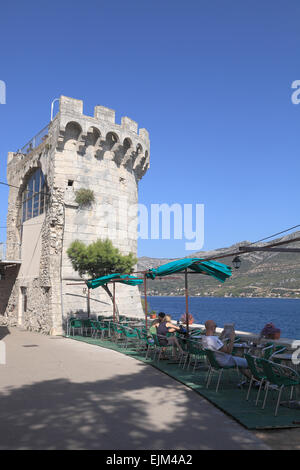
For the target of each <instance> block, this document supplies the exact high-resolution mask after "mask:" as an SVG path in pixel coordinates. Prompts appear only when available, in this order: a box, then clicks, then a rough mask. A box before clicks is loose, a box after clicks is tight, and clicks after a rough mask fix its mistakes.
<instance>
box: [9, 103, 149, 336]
mask: <svg viewBox="0 0 300 470" xmlns="http://www.w3.org/2000/svg"><path fill="white" fill-rule="evenodd" d="M148 167H149V135H148V132H147V130H146V129H139V131H138V125H137V123H136V122H135V121H132V120H131V119H129V118H128V117H123V118H122V119H121V124H116V123H115V112H114V111H113V110H111V109H108V108H105V107H103V106H96V107H95V111H94V116H93V117H91V116H86V115H84V114H83V102H82V101H80V100H76V99H73V98H67V97H65V96H61V98H60V105H59V112H58V114H57V115H56V117H55V118H54V119H53V121H52V122H51V123H50V124H49V126H47V127H46V128H45V129H43V131H41V132H40V133H39V134H38V135H37V136H36V137H34V138H33V139H32V140H31V141H30V142H29V143H28V144H27V145H26V146H25V147H23V148H22V149H21V150H19V151H18V152H16V153H12V152H11V153H9V154H8V164H7V180H8V183H9V184H10V185H11V186H10V192H9V204H8V215H7V250H6V260H8V261H9V260H11V261H12V260H19V263H18V261H17V263H16V264H13V263H12V264H11V265H9V264H8V265H7V269H6V271H7V275H6V279H7V280H9V281H10V284H9V286H8V287H7V289H6V291H7V299H6V301H5V299H4V301H3V305H5V309H4V308H3V307H2V312H0V313H2V320H1V322H2V323H3V321H4V319H5V322H6V323H8V324H18V325H22V326H23V327H25V328H29V329H32V330H36V331H42V332H45V333H50V334H61V333H62V331H63V327H64V324H65V322H66V319H67V318H68V317H69V316H70V315H72V314H75V313H78V312H86V311H87V290H86V289H85V286H83V285H82V284H81V283H82V280H81V279H80V278H79V276H78V274H77V273H76V272H74V270H73V269H72V266H71V264H70V261H69V259H68V257H67V255H66V250H67V249H68V247H69V245H70V243H71V242H72V241H74V240H76V239H77V240H81V241H83V242H85V243H86V244H88V243H91V242H93V241H95V240H97V239H98V238H101V239H105V238H109V239H111V240H112V242H113V244H114V246H116V247H117V248H119V249H120V251H121V252H122V253H123V254H128V253H129V252H133V253H134V254H135V255H136V253H137V218H136V214H137V203H138V181H139V180H140V179H141V178H142V176H143V175H144V174H145V173H146V171H147V169H148ZM79 189H89V190H92V191H93V193H94V202H92V203H90V204H88V205H83V206H81V205H79V204H78V203H77V202H76V200H75V197H76V192H77V191H78V190H79ZM10 267H11V268H10ZM12 268H13V270H12ZM9 269H11V271H9ZM7 282H8V281H7ZM3 292H4V291H3V289H2V298H3V296H4V294H3ZM116 299H117V303H118V307H119V310H120V313H122V314H130V315H133V316H141V315H142V308H141V302H140V295H139V292H138V288H137V287H130V286H125V285H122V284H118V285H117V286H116ZM90 310H91V314H92V315H97V314H100V313H101V314H103V313H104V314H106V313H107V314H110V313H111V312H112V305H111V302H110V300H109V297H108V296H107V294H106V293H105V292H104V291H103V289H101V288H99V289H95V290H93V291H91V298H90Z"/></svg>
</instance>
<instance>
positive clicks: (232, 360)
mask: <svg viewBox="0 0 300 470" xmlns="http://www.w3.org/2000/svg"><path fill="white" fill-rule="evenodd" d="M216 327H217V325H216V323H215V322H214V321H213V320H207V321H206V322H205V330H206V331H205V336H203V339H202V345H203V347H204V348H205V349H210V350H211V351H214V352H215V358H216V360H217V362H218V364H219V365H220V366H221V367H224V366H225V367H226V366H237V367H238V368H239V369H241V372H242V374H244V375H245V376H246V377H247V378H249V379H250V378H251V372H250V370H249V369H248V363H247V361H246V359H245V358H243V357H237V356H232V354H231V353H232V349H233V342H234V336H235V333H234V330H233V331H232V334H231V337H230V338H229V342H228V343H227V344H224V343H223V342H222V341H221V340H220V339H219V338H218V337H217V336H215V332H216Z"/></svg>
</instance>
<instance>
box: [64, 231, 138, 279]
mask: <svg viewBox="0 0 300 470" xmlns="http://www.w3.org/2000/svg"><path fill="white" fill-rule="evenodd" d="M67 255H68V257H69V259H70V260H71V263H72V266H73V268H74V269H75V271H77V272H78V273H79V274H80V276H84V275H88V276H89V277H90V278H92V279H95V278H97V277H101V276H106V275H107V274H114V273H121V274H129V273H131V272H132V270H133V267H134V265H135V264H136V262H137V259H136V258H135V256H134V255H133V253H129V255H122V254H121V253H120V251H119V250H118V248H115V247H114V246H113V244H112V242H111V241H110V240H100V239H99V240H97V241H96V242H93V243H91V244H90V245H85V244H84V243H83V242H81V241H79V240H75V241H74V242H73V243H72V244H71V245H70V247H69V249H68V250H67Z"/></svg>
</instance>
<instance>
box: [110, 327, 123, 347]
mask: <svg viewBox="0 0 300 470" xmlns="http://www.w3.org/2000/svg"><path fill="white" fill-rule="evenodd" d="M110 329H111V334H112V336H111V339H112V340H113V341H115V342H116V343H118V342H120V343H122V341H123V339H124V332H123V330H122V329H121V326H120V325H119V324H118V323H113V322H112V323H111V324H110Z"/></svg>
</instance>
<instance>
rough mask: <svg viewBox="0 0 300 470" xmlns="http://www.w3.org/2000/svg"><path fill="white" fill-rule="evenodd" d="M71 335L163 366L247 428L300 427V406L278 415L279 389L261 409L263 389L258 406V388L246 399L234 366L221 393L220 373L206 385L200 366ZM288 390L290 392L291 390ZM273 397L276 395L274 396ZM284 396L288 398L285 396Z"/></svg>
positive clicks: (150, 363) (222, 384)
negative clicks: (149, 356) (181, 364)
mask: <svg viewBox="0 0 300 470" xmlns="http://www.w3.org/2000/svg"><path fill="white" fill-rule="evenodd" d="M68 338H70V339H74V340H77V341H83V342H86V343H89V344H94V345H97V346H101V347H103V348H107V349H112V350H114V351H117V352H120V353H122V354H125V355H128V356H130V357H133V358H134V359H137V360H139V361H142V362H145V363H147V364H149V365H152V366H153V367H155V368H156V369H158V370H161V371H162V372H164V373H165V374H167V375H169V376H170V377H172V378H174V379H175V380H178V381H179V382H181V383H182V384H184V385H186V386H187V387H189V388H191V389H192V390H194V391H195V392H196V393H198V394H199V395H201V396H203V397H205V398H206V399H207V400H208V401H210V402H211V403H213V404H214V405H215V406H217V407H218V408H219V409H220V410H222V411H224V412H225V413H226V414H228V415H230V416H231V417H232V418H234V419H235V420H236V421H238V422H239V423H240V424H242V425H243V426H245V427H246V428H247V429H279V428H299V427H300V410H298V409H292V408H288V407H284V406H280V407H279V411H278V416H274V410H275V403H276V398H277V393H278V392H276V391H273V392H269V395H268V398H267V403H266V407H265V409H264V410H262V409H261V404H262V398H263V397H264V393H263V392H262V393H261V399H260V402H259V406H255V399H256V394H257V390H256V389H252V392H251V394H250V398H249V401H246V394H247V390H246V389H239V388H237V383H238V382H239V380H240V378H239V377H238V375H237V372H236V371H235V370H233V371H232V370H231V371H225V372H224V373H223V376H222V379H221V382H220V387H219V391H218V393H216V392H215V388H216V379H217V374H215V375H214V378H213V379H212V382H211V384H210V387H209V388H208V389H207V388H206V387H205V378H206V374H207V372H206V371H205V370H201V369H197V370H196V371H195V373H192V368H190V370H189V371H187V370H186V369H182V368H181V367H178V364H176V363H172V361H160V362H158V361H153V360H152V359H147V360H146V359H145V354H144V353H141V352H138V351H135V350H133V349H130V347H128V349H125V348H124V347H122V346H121V345H119V344H116V343H114V342H112V341H109V340H100V339H94V338H90V337H85V336H78V335H76V336H69V337H68ZM288 393H289V392H288ZM272 398H273V399H272ZM282 400H285V398H284V397H282Z"/></svg>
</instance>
